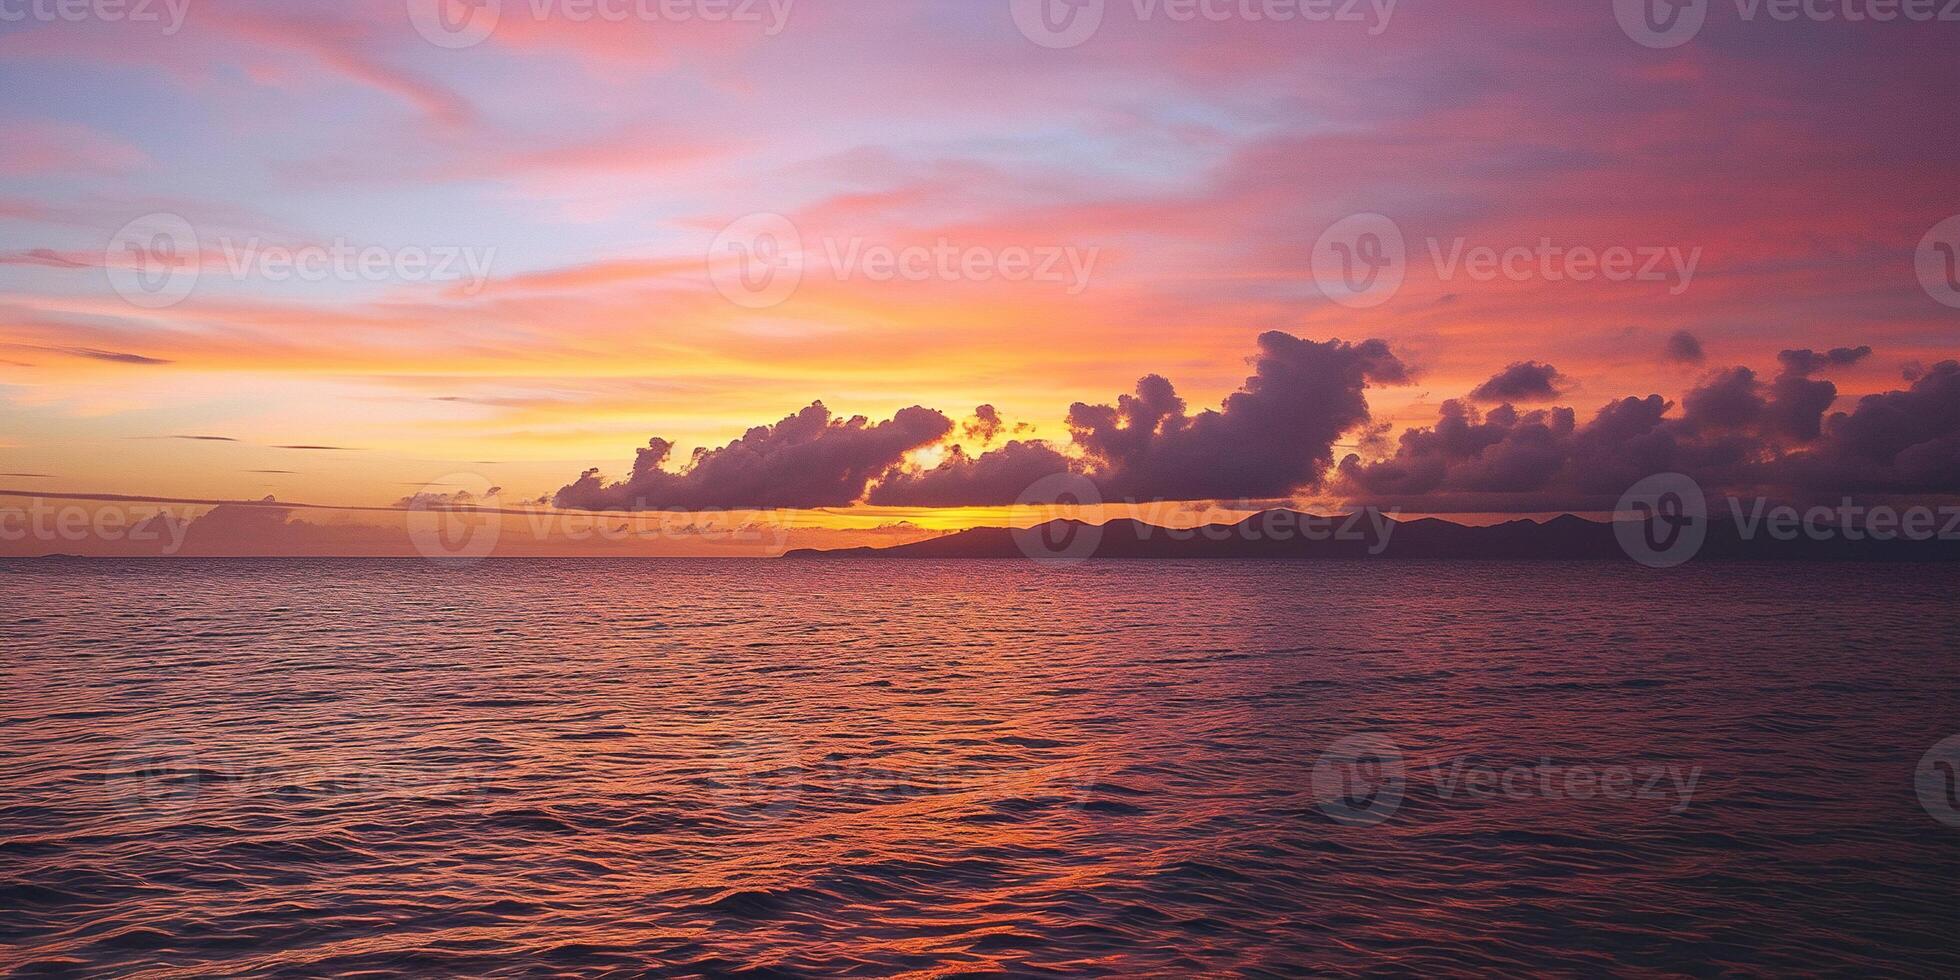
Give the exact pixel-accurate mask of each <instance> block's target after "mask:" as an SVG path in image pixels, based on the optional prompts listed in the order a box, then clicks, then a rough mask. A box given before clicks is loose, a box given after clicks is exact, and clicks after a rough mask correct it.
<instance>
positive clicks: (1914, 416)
mask: <svg viewBox="0 0 1960 980" xmlns="http://www.w3.org/2000/svg"><path fill="white" fill-rule="evenodd" d="M1651 3H1652V4H1653V5H1654V6H1652V7H1651V8H1649V7H1648V6H1647V5H1646V4H1645V3H1637V2H1632V0H1621V2H1606V0H1598V2H1584V3H1554V2H1541V3H1527V2H1507V0H1491V2H1479V3H1476V4H1469V3H1462V2H1450V0H1398V2H1390V0H1361V2H1348V0H1338V2H1332V3H1328V2H1323V0H1244V2H1240V0H1232V2H1225V0H1210V2H1203V3H1200V2H1196V0H1107V2H1102V3H1097V2H1095V0H1040V2H1036V0H1026V2H1023V0H911V2H884V0H849V2H845V0H773V2H772V0H755V2H753V3H751V2H749V0H502V2H501V3H499V2H497V0H475V2H473V3H472V2H465V0H372V2H370V0H339V2H311V0H284V2H279V3H270V2H241V0H87V2H83V0H65V2H57V0H0V87H4V88H5V90H6V91H7V92H9V93H10V98H8V99H7V100H6V101H5V105H4V106H0V131H4V133H5V134H6V136H5V139H4V140H3V141H0V490H10V491H14V492H15V494H16V495H15V496H14V497H12V498H10V499H11V500H12V501H13V504H12V505H10V506H18V505H19V503H20V501H21V500H23V499H25V498H24V497H22V496H20V494H32V493H49V494H52V493H57V492H59V493H65V494H73V495H81V496H88V495H94V496H98V497H99V496H108V495H113V496H117V497H129V498H141V499H145V500H150V501H155V502H158V506H159V507H161V506H168V507H171V508H176V510H174V511H173V513H175V514H178V515H179V517H181V519H182V520H184V521H191V520H195V519H196V518H198V517H199V516H209V514H210V512H211V508H212V506H213V505H214V504H215V503H217V502H220V501H264V499H265V498H268V497H270V498H273V499H274V500H275V501H277V502H280V503H286V504H289V503H307V504H314V505H322V506H325V507H328V508H333V509H334V510H331V511H321V512H318V513H315V512H313V511H308V510H291V509H285V508H273V507H260V508H258V509H257V510H256V512H247V511H246V510H245V509H242V508H232V509H231V510H224V511H220V512H218V513H217V516H216V517H214V518H212V520H211V523H210V524H208V525H207V527H208V528H216V527H218V525H219V524H221V523H222V522H223V520H225V519H227V518H229V517H234V516H240V515H242V518H241V519H243V521H244V524H243V525H241V526H242V527H245V529H246V531H249V532H250V533H245V532H244V531H241V532H240V534H239V535H238V536H236V537H235V539H226V540H227V541H228V542H229V543H227V544H224V545H217V544H214V545H212V547H213V548H214V549H216V550H226V549H233V550H241V551H246V552H250V551H253V550H255V549H263V550H266V551H267V552H268V553H271V552H283V551H290V550H296V551H318V550H324V551H327V552H336V551H348V552H350V553H351V552H362V553H365V551H364V549H368V548H370V547H371V548H373V549H378V550H383V551H385V550H387V549H388V548H390V547H394V545H390V544H387V543H385V542H381V541H380V540H379V539H377V541H376V542H373V543H350V542H354V541H355V539H357V538H360V535H359V534H357V533H355V532H354V531H350V530H348V528H347V527H345V526H342V525H359V524H360V523H361V522H362V521H366V520H377V519H378V520H384V521H385V520H388V519H391V518H387V517H385V516H384V517H381V518H376V517H374V516H373V515H376V514H381V515H385V514H386V512H387V511H388V510H389V509H390V508H400V507H403V506H405V505H412V504H413V503H414V502H416V501H418V500H419V501H424V502H438V503H442V504H450V503H455V502H456V501H459V500H464V501H470V502H473V503H474V504H477V505H481V504H483V503H484V502H485V501H489V500H492V499H494V500H495V502H496V505H497V506H498V507H500V508H507V509H509V510H511V511H512V513H513V514H524V513H528V512H530V511H532V510H539V509H542V510H549V511H553V512H564V513H567V514H582V515H588V516H586V517H584V518H579V519H581V520H589V521H592V522H594V523H593V525H592V526H593V527H595V528H600V529H606V528H610V529H612V530H615V531H617V530H618V529H620V528H622V527H624V528H632V529H638V528H641V527H651V526H656V525H659V526H662V527H663V528H664V530H663V531H661V532H660V533H657V534H652V535H650V536H649V537H645V538H642V537H641V536H640V535H638V534H637V530H635V531H634V533H628V534H626V535H625V536H626V537H628V538H632V539H633V540H632V541H629V542H627V543H626V544H624V545H621V544H619V543H618V542H610V543H605V544H604V545H603V546H602V545H594V547H604V548H614V549H618V548H622V547H623V548H628V549H631V550H635V551H636V552H640V551H647V550H653V551H659V550H661V549H669V550H671V549H679V551H681V552H685V553H693V551H692V550H691V549H694V548H695V544H694V538H692V537H690V535H693V533H694V531H696V530H698V529H699V527H701V526H702V525H701V524H700V523H699V522H693V521H689V520H685V519H683V520H681V521H680V522H679V523H678V524H676V522H675V519H674V517H673V516H672V515H673V514H674V513H675V512H678V511H690V512H699V511H705V510H717V511H724V510H725V511H730V512H734V513H736V514H738V515H743V516H739V517H734V518H727V519H724V520H723V521H722V523H721V524H720V525H718V526H719V528H720V529H721V530H723V531H729V532H731V533H734V532H736V531H738V530H739V529H740V528H744V527H746V528H749V529H750V532H753V533H755V534H756V535H758V537H757V538H756V541H763V542H764V543H763V544H760V545H757V544H756V541H750V542H748V543H747V544H746V545H744V546H745V547H748V546H756V547H764V548H767V547H777V546H780V545H781V544H783V543H784V542H786V541H788V542H792V543H812V542H820V543H830V542H833V541H834V542H841V543H873V542H878V541H882V540H898V539H907V538H911V537H916V536H918V535H921V534H924V533H928V532H931V531H936V530H945V529H951V528H957V527H964V526H972V525H974V524H979V523H989V522H993V523H998V522H999V520H1000V518H1001V517H1002V515H1003V514H1004V513H1008V512H1006V511H1003V510H1002V509H1001V508H1002V507H1003V506H1005V505H1011V504H1014V503H1015V502H1016V501H1017V500H1018V499H1020V497H1021V492H1022V491H1026V490H1027V489H1028V488H1029V487H1030V486H1031V485H1032V484H1033V483H1035V482H1038V480H1039V478H1040V477H1041V476H1042V475H1044V474H1046V473H1051V472H1069V473H1075V474H1078V475H1082V476H1085V477H1087V478H1089V479H1090V480H1092V481H1093V483H1094V485H1095V486H1096V487H1097V490H1098V492H1099V493H1100V494H1101V496H1102V498H1103V499H1105V500H1106V501H1109V502H1110V503H1112V504H1118V503H1121V502H1131V503H1134V504H1136V505H1139V506H1141V505H1144V504H1150V505H1152V506H1153V507H1155V508H1156V509H1155V510H1154V511H1153V512H1152V513H1155V514H1158V515H1159V516H1160V517H1162V518H1163V519H1164V520H1166V521H1173V522H1174V521H1179V520H1184V521H1194V520H1200V519H1205V515H1213V514H1217V513H1221V512H1243V511H1246V510H1250V509H1252V508H1254V507H1257V506H1264V505H1267V504H1270V503H1273V502H1287V503H1292V504H1294V505H1296V506H1303V507H1304V506H1341V505H1350V504H1359V503H1372V504H1385V505H1393V506H1396V507H1400V508H1405V509H1408V510H1411V511H1417V512H1435V513H1457V514H1479V515H1485V514H1504V513H1552V512H1560V511H1578V512H1590V511H1597V510H1598V509H1599V508H1600V506H1601V501H1605V503H1606V506H1608V507H1610V506H1611V502H1612V500H1613V498H1614V497H1615V496H1617V494H1616V492H1615V491H1614V487H1613V483H1614V482H1615V481H1619V480H1628V482H1630V478H1637V477H1638V476H1640V475H1643V474H1644V473H1646V472H1653V471H1655V470H1656V469H1657V468H1658V467H1661V466H1672V467H1676V468H1680V469H1684V470H1686V471H1688V472H1691V473H1692V474H1693V475H1695V476H1696V477H1697V478H1698V479H1702V480H1703V482H1706V483H1711V484H1714V485H1718V486H1721V487H1724V488H1731V489H1741V488H1757V489H1767V490H1769V491H1773V492H1776V493H1779V494H1783V495H1788V496H1831V495H1834V494H1837V493H1839V492H1844V493H1851V492H1858V493H1870V494H1895V495H1896V494H1917V495H1937V494H1946V493H1951V492H1953V491H1956V490H1960V486H1955V485H1954V484H1955V483H1960V475H1956V474H1960V403H1957V402H1954V401H1953V400H1952V399H1953V398H1954V397H1955V393H1956V392H1960V383H1957V382H1955V381H1954V377H1955V376H1954V375H1953V374H1952V373H1951V372H1949V371H1947V370H1945V367H1946V362H1948V361H1949V360H1950V359H1951V358H1953V357H1954V350H1955V347H1956V344H1955V343H1954V338H1955V337H1956V328H1960V271H1956V269H1955V259H1954V256H1955V254H1956V249H1960V218H1956V215H1960V180H1956V176H1960V162H1956V161H1960V153H1956V150H1960V139H1956V135H1960V134H1957V133H1956V128H1957V126H1956V123H1955V121H1954V120H1953V119H1952V113H1951V112H1950V111H1948V110H1949V108H1950V106H1951V104H1952V96H1953V93H1954V92H1955V91H1960V57H1956V54H1960V23H1956V22H1955V21H1954V20H1953V19H1947V18H1945V17H1944V16H1943V13H1942V12H1941V11H1939V10H1938V6H1939V5H1937V4H1936V5H1931V6H1927V7H1920V6H1918V5H1916V4H1913V3H1908V4H1907V5H1906V8H1905V10H1906V11H1907V12H1906V13H1902V14H1897V15H1895V16H1892V17H1891V18H1890V19H1883V18H1884V17H1885V14H1886V13H1887V12H1888V11H1896V10H1898V9H1899V8H1898V5H1897V4H1891V5H1888V4H1887V3H1885V2H1884V0H1830V2H1828V3H1825V2H1822V0H1812V2H1810V3H1808V4H1805V5H1791V4H1788V3H1786V2H1781V0H1779V2H1774V3H1772V2H1771V0H1761V2H1760V3H1758V2H1755V0H1701V2H1699V3H1691V4H1688V5H1686V6H1685V7H1682V8H1681V9H1679V10H1675V9H1674V6H1673V5H1672V4H1671V2H1670V0H1651ZM1915 10H1916V11H1918V13H1917V14H1914V13H1912V11H1915ZM1656 25H1659V26H1656ZM1738 370H1741V371H1743V372H1744V373H1743V374H1738V373H1736V372H1737V371H1738ZM1826 389H1828V390H1826ZM983 406H984V408H983ZM1867 409H1868V410H1867ZM1629 426H1636V427H1637V429H1638V431H1631V430H1628V431H1625V432H1623V431H1622V430H1627V429H1628V427H1629ZM1616 427H1617V428H1616ZM1657 442H1665V443H1666V446H1665V447H1664V449H1657V448H1655V444H1656V443H1657ZM701 453H705V455H698V454H701ZM1350 457H1352V458H1350ZM1629 460H1632V461H1634V462H1632V463H1631V464H1630V465H1627V466H1624V467H1621V466H1618V465H1612V466H1608V465H1605V462H1612V463H1614V464H1619V463H1627V462H1628V461H1629ZM636 467H637V468H636ZM1874 474H1875V475H1874ZM1624 485H1625V484H1624V483H1622V484H1621V486H1624ZM493 489H494V490H495V491H496V492H495V493H492V492H491V491H492V490H493ZM459 494H469V496H468V497H459V496H457V495H459ZM179 501H181V502H182V503H176V502H179ZM5 502H6V501H4V500H0V503H5ZM98 503H100V501H98ZM1167 506H1168V507H1169V508H1170V510H1169V512H1168V513H1166V512H1165V507H1167ZM354 508H374V509H375V510H372V511H367V512H363V511H360V510H356V509H354ZM155 509H157V508H156V507H153V508H152V510H155ZM1116 509H1117V510H1120V509H1121V507H1120V506H1119V507H1117V508H1116ZM329 513H330V514H332V516H330V517H329V516H323V515H326V514H329ZM363 513H366V514H368V515H369V516H368V517H363V516H361V515H362V514H363ZM756 514H767V515H768V516H767V517H766V518H764V517H757V516H755V515H756ZM592 515H624V516H621V517H618V518H617V521H616V522H615V520H614V519H612V518H605V517H598V516H592ZM513 519H517V520H524V519H526V518H523V517H515V518H513ZM312 521H329V522H332V523H333V524H334V527H333V528H323V527H319V526H314V525H312V524H309V523H308V522H312ZM254 522H256V523H254ZM302 525H304V526H302ZM764 527H766V528H769V529H770V530H769V531H768V532H767V533H766V534H765V533H762V532H760V531H757V529H758V528H764ZM335 528H338V530H335ZM677 528H678V529H681V530H684V531H685V532H686V533H676V529H677ZM505 537H506V538H510V537H511V535H509V534H507V535H505ZM683 538H685V539H687V540H686V541H684V542H681V543H677V541H681V539H683ZM363 540H365V539H363ZM44 544H45V542H35V541H29V542H26V543H25V544H21V545H18V547H24V548H28V549H29V550H33V549H34V548H35V547H37V546H40V545H44ZM505 546H506V547H508V546H509V541H506V542H505ZM583 547H585V546H584V545H580V546H578V547H572V546H569V545H566V544H565V541H564V540H563V533H562V528H561V529H559V537H558V539H557V540H555V542H554V543H551V544H548V545H540V548H541V549H542V550H545V551H554V550H566V551H572V552H578V551H580V549H581V548H583ZM40 550H58V549H50V548H46V547H40ZM71 550H72V549H71Z"/></svg>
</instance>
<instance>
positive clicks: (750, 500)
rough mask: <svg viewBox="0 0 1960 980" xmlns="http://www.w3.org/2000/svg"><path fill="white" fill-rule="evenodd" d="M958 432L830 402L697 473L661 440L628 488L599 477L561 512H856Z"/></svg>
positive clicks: (738, 444)
mask: <svg viewBox="0 0 1960 980" xmlns="http://www.w3.org/2000/svg"><path fill="white" fill-rule="evenodd" d="M952 431H953V423H952V420H951V419H948V418H947V417H946V416H945V415H942V414H940V413H939V412H936V411H933V410H931V409H927V408H920V407H918V406H913V407H911V408H907V409H904V410H902V411H900V412H899V413H898V414H897V415H895V416H893V417H892V418H891V419H890V420H888V421H884V422H877V423H873V422H871V421H870V420H868V419H866V418H865V417H864V416H861V415H860V416H854V417H852V418H850V419H844V420H838V419H833V418H832V417H831V413H830V409H828V408H826V407H825V406H824V404H823V403H822V402H814V403H812V404H811V405H810V407H808V408H805V409H803V410H802V411H800V412H798V413H796V414H795V415H792V416H789V417H788V418H785V419H783V420H782V421H780V422H778V423H776V424H775V425H759V426H756V427H755V428H752V429H750V430H749V431H748V432H747V433H746V434H744V435H743V436H742V437H741V438H740V439H737V440H735V441H734V442H731V443H729V444H728V445H726V446H723V447H721V448H719V449H707V448H703V449H698V450H696V451H695V453H694V458H693V459H692V460H691V461H689V463H688V465H687V467H686V468H685V469H682V470H680V471H673V470H669V469H667V468H666V463H667V461H668V457H669V456H670V455H672V453H673V449H674V444H673V443H672V442H670V441H668V440H666V439H661V438H654V439H650V440H648V441H647V447H646V448H645V449H642V450H640V451H639V456H638V458H637V459H636V460H635V461H634V463H633V472H632V474H631V475H630V476H628V477H627V478H626V479H625V480H624V481H621V482H618V483H607V482H606V481H605V478H604V477H602V476H601V475H600V472H599V471H598V470H597V469H592V470H587V471H586V472H585V474H584V475H583V476H581V477H580V478H579V479H578V481H577V482H575V483H572V484H569V485H567V486H565V487H563V488H562V489H560V490H559V491H558V493H557V495H556V496H555V497H554V498H553V502H554V503H555V504H556V505H557V506H559V507H562V508H568V509H578V510H700V509H709V508H755V509H771V508H810V507H848V506H850V505H851V504H853V503H855V502H857V500H858V499H859V498H861V497H863V496H864V492H865V487H866V485H867V484H868V483H870V481H871V480H872V479H873V478H874V477H877V476H878V475H879V474H881V473H884V472H885V471H887V470H889V469H890V468H891V467H893V466H896V465H897V464H898V462H899V460H900V459H901V458H903V457H904V455H905V454H906V453H908V452H911V451H912V450H914V449H918V448H921V447H923V446H929V445H931V444H933V443H936V442H938V441H940V440H941V439H943V438H945V437H946V436H947V435H948V434H950V433H951V432H952Z"/></svg>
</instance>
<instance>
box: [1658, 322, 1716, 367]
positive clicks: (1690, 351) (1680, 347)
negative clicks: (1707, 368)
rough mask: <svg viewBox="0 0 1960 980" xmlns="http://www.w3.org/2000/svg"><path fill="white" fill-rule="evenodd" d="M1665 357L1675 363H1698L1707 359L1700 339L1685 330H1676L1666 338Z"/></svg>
mask: <svg viewBox="0 0 1960 980" xmlns="http://www.w3.org/2000/svg"><path fill="white" fill-rule="evenodd" d="M1667 359H1668V360H1670V361H1673V362H1675V363H1676V364H1700V363H1701V362H1703V361H1706V360H1708V355H1707V354H1706V353H1705V352H1703V351H1702V349H1701V341H1700V340H1699V339H1697V338H1696V337H1695V335H1694V334H1691V333H1689V332H1687V331H1686V330H1680V331H1676V332H1675V334H1674V336H1672V337H1669V338H1667Z"/></svg>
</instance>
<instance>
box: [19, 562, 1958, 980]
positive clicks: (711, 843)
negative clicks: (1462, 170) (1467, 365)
mask: <svg viewBox="0 0 1960 980" xmlns="http://www.w3.org/2000/svg"><path fill="white" fill-rule="evenodd" d="M1956 587H1960V573H1956V572H1955V571H1953V570H1950V569H1945V568H1917V567H1912V568H1843V567H1832V568H1809V567H1800V566H1760V567H1756V566H1713V565H1711V566H1706V567H1694V566H1690V567H1688V568H1684V569H1675V570H1672V571H1666V572H1659V571H1651V570H1647V569H1642V568H1639V567H1636V566H1631V565H1625V566H1622V565H1608V564H1583V565H1474V566H1473V565H1441V564H1437V565H1429V564H1394V563H1366V562H1359V563H1327V564H1240V563H1191V564H1181V563H1162V564H1136V563H1092V564H1090V565H1086V566H1083V567H1080V568H1075V569H1067V570H1056V569H1046V568H1040V567H1036V566H1033V565H1029V564H1023V563H1015V562H944V563H930V562H916V563H877V562H865V561H856V562H854V561H842V560H839V561H809V562H795V563H792V562H720V563H717V562H657V561H648V562H632V561H626V562H589V561H567V562H548V561H540V562H509V563H493V564H487V565H483V566H480V567H478V568H475V569H471V570H468V571H454V570H445V569H438V568H433V567H430V566H428V565H425V564H421V563H417V562H388V561H241V562H189V561H185V562H152V563H141V562H136V563H104V562H16V563H11V564H0V597H3V598H0V630H4V633H3V634H0V635H4V649H5V656H4V659H3V660H0V684H3V685H4V686H3V687H0V690H4V691H5V695H6V696H5V699H4V701H3V702H0V869H3V870H4V874H0V910H4V912H0V968H6V969H13V970H20V971H24V972H26V973H30V974H32V973H36V972H55V973H59V972H69V971H72V972H78V973H80V972H88V973H105V972H113V973H139V972H140V973H144V974H145V975H153V976H225V975H234V974H248V973H249V974H288V975H319V974H339V975H348V974H359V973H367V972H375V971H386V972H404V971H405V972H413V973H418V974H469V975H487V974H545V973H561V972H562V973H578V974H593V973H609V972H611V973H622V974H635V975H637V974H642V973H648V974H654V975H707V976H735V975H743V976H792V975H812V974H817V975H852V976H888V975H897V974H917V975H941V976H953V975H986V974H995V973H1005V974H1010V975H1017V976H1025V975H1041V974H1055V975H1083V974H1124V975H1210V974H1266V975H1293V974H1297V973H1298V972H1300V971H1302V970H1306V969H1313V970H1318V971H1322V972H1332V973H1346V972H1361V971H1364V970H1371V969H1372V970H1379V969H1383V968H1386V969H1391V970H1395V971H1407V972H1445V973H1482V972H1489V971H1506V972H1518V971H1540V970H1547V969H1554V970H1566V971H1587V972H1598V971H1608V970H1611V971H1623V972H1652V971H1667V972H1689V973H1698V974H1705V973H1713V972H1720V971H1724V970H1744V971H1751V970H1778V971H1800V972H1805V973H1813V972H1820V971H1823V972H1858V973H1871V972H1884V973H1897V974H1922V975H1938V974H1945V975H1952V974H1954V973H1955V972H1956V971H1960V930H1956V929H1955V928H1954V923H1955V921H1956V919H1955V911H1954V910H1955V909H1956V908H1960V827H1955V826H1948V825H1947V824H1945V823H1943V822H1942V821H1941V819H1940V818H1941V817H1950V818H1952V819H1953V821H1954V822H1955V823H1956V824H1960V815H1956V813H1955V812H1954V810H1953V809H1951V808H1947V807H1946V806H1945V804H1944V802H1943V798H1942V797H1941V795H1940V792H1939V786H1938V785H1937V783H1934V784H1928V783H1927V779H1928V778H1929V777H1928V773H1931V774H1932V778H1935V779H1937V778H1944V777H1945V776H1946V775H1947V774H1949V773H1950V772H1951V768H1950V767H1949V768H1947V769H1940V768H1939V763H1941V762H1943V761H1945V757H1944V756H1941V755H1940V754H1939V753H1938V752H1935V753H1934V755H1933V756H1931V757H1929V756H1928V755H1927V753H1928V751H1929V750H1932V749H1934V747H1935V745H1936V743H1939V742H1941V741H1942V740H1944V739H1946V738H1948V737H1950V736H1953V735H1955V734H1956V733H1960V695H1956V691H1960V686H1956V685H1957V684H1960V654H1957V653H1956V650H1957V649H1960V613H1957V612H1956V610H1960V606H1956V603H1955V598H1956ZM1954 758H1955V759H1956V760H1960V755H1956V756H1954ZM1929 785H1932V786H1933V791H1932V792H1931V793H1927V794H1926V797H1925V799H1922V793H1925V791H1926V790H1927V788H1928V786H1929ZM1945 792H1946V793H1947V794H1948V795H1949V796H1950V795H1951V794H1952V793H1953V788H1952V787H1951V786H1950V785H1948V786H1947V787H1945Z"/></svg>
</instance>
